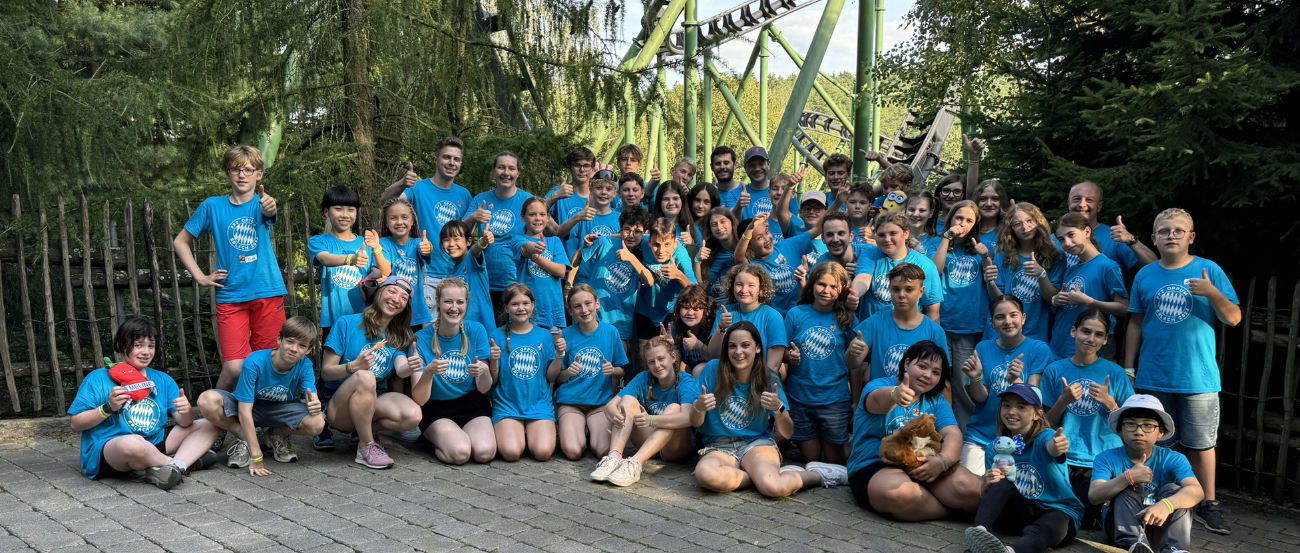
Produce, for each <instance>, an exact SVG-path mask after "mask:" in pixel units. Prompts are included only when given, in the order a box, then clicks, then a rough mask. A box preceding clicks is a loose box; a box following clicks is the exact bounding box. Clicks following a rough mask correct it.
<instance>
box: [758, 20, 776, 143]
mask: <svg viewBox="0 0 1300 553" xmlns="http://www.w3.org/2000/svg"><path fill="white" fill-rule="evenodd" d="M770 57H772V53H771V52H769V51H768V49H767V33H763V32H760V33H758V142H755V143H754V144H767V58H770Z"/></svg>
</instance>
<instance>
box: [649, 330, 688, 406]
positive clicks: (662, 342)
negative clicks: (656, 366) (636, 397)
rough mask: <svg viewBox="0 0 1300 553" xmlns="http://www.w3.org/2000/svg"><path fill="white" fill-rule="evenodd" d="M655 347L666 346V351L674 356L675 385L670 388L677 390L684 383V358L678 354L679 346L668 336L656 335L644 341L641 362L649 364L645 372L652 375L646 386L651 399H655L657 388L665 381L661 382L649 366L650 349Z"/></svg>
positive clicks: (670, 355)
mask: <svg viewBox="0 0 1300 553" xmlns="http://www.w3.org/2000/svg"><path fill="white" fill-rule="evenodd" d="M655 348H664V351H667V352H668V356H669V357H671V358H673V374H674V376H675V378H673V386H672V388H669V390H676V389H677V385H679V384H681V383H682V375H681V372H682V371H681V366H682V359H681V357H680V356H679V355H677V348H676V347H674V345H673V341H672V340H671V339H669V338H668V337H667V336H655V337H653V338H651V339H649V340H645V341H642V342H641V364H642V365H645V366H647V368H646V369H645V372H646V374H648V375H650V385H649V386H647V387H646V388H647V391H648V393H649V396H650V399H655V388H663V383H662V382H659V379H658V378H656V377H655V374H654V373H653V372H651V371H650V369H649V367H648V366H649V364H650V350H652V349H655Z"/></svg>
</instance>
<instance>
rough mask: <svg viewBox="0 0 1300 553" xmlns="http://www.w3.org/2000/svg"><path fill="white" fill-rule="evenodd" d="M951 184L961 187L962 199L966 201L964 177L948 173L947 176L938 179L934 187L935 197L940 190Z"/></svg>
mask: <svg viewBox="0 0 1300 553" xmlns="http://www.w3.org/2000/svg"><path fill="white" fill-rule="evenodd" d="M952 183H958V184H960V185H961V195H962V199H963V200H964V199H966V177H965V176H963V175H961V174H959V173H948V174H947V175H944V176H943V178H941V179H939V182H938V183H936V184H935V185H934V193H935V194H936V195H937V194H938V193H939V191H940V190H943V189H944V188H945V187H947V186H948V185H950V184H952Z"/></svg>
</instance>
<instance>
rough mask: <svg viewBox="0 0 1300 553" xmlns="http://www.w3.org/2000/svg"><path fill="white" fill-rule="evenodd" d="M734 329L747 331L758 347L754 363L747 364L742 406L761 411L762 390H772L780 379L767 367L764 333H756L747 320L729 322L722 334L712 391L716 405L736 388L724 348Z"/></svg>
mask: <svg viewBox="0 0 1300 553" xmlns="http://www.w3.org/2000/svg"><path fill="white" fill-rule="evenodd" d="M737 332H748V333H749V335H750V337H751V338H753V339H754V348H755V349H756V350H757V353H756V354H755V355H754V363H753V365H750V368H749V398H748V400H747V401H746V402H745V404H746V405H745V410H746V412H748V413H749V414H750V415H751V416H752V415H755V414H757V413H760V412H762V409H763V406H762V405H760V401H761V398H762V395H763V391H764V390H771V389H772V384H779V382H780V381H781V379H780V378H779V377H777V376H776V375H773V374H772V372H771V371H769V370H768V369H767V350H766V349H765V348H764V347H763V337H762V336H759V334H758V327H756V326H754V323H751V322H749V321H741V322H739V323H737V324H734V325H731V328H729V329H727V333H726V334H725V335H724V336H723V338H722V357H720V358H719V359H718V373H717V379H716V380H715V381H714V386H715V388H714V390H715V391H714V392H713V393H714V395H715V396H716V399H717V400H718V405H726V404H727V398H730V397H731V393H732V392H733V391H735V388H736V384H737V378H736V368H735V367H734V366H732V365H731V355H728V353H727V351H728V349H729V348H728V344H730V343H731V337H732V336H733V335H734V334H735V333H737Z"/></svg>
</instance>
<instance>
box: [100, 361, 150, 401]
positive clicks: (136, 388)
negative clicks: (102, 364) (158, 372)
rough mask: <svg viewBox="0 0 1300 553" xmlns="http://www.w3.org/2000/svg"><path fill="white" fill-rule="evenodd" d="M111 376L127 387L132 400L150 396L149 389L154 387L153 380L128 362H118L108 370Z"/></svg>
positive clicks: (114, 380) (120, 384)
mask: <svg viewBox="0 0 1300 553" xmlns="http://www.w3.org/2000/svg"><path fill="white" fill-rule="evenodd" d="M108 376H109V378H112V379H113V382H116V383H117V384H118V385H119V386H122V387H124V388H126V391H127V395H129V396H130V397H131V401H140V400H142V399H144V398H147V397H149V391H150V390H152V389H153V386H154V384H153V381H152V380H149V379H148V378H145V377H144V375H143V374H140V371H137V370H135V367H132V366H131V365H128V364H126V363H118V364H116V365H113V368H111V369H109V370H108Z"/></svg>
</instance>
